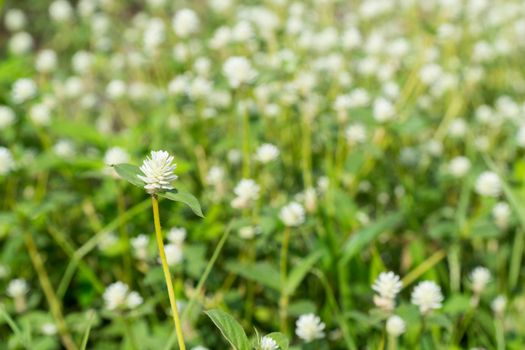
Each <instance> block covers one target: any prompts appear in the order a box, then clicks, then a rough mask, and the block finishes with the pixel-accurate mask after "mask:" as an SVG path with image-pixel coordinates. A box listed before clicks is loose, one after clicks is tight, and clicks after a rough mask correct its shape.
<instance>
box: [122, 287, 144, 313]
mask: <svg viewBox="0 0 525 350" xmlns="http://www.w3.org/2000/svg"><path fill="white" fill-rule="evenodd" d="M143 302H144V299H142V297H141V296H140V294H139V293H138V292H136V291H131V292H130V293H129V294H128V297H127V298H126V307H127V308H128V309H130V310H132V309H135V308H137V307H139V306H140V305H142V303H143Z"/></svg>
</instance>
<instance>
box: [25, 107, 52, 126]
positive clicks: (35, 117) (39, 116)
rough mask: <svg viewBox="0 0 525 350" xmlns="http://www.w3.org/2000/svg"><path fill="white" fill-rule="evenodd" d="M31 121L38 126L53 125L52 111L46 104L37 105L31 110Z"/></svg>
mask: <svg viewBox="0 0 525 350" xmlns="http://www.w3.org/2000/svg"><path fill="white" fill-rule="evenodd" d="M29 119H31V121H32V122H33V123H34V124H35V125H36V126H47V125H49V124H50V123H51V110H50V109H49V107H48V106H47V105H46V104H45V103H37V104H34V105H32V106H31V108H30V109H29Z"/></svg>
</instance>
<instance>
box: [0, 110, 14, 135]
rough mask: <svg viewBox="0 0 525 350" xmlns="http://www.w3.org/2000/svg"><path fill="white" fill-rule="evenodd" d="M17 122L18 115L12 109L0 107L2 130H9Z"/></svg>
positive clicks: (0, 125) (0, 127)
mask: <svg viewBox="0 0 525 350" xmlns="http://www.w3.org/2000/svg"><path fill="white" fill-rule="evenodd" d="M15 121H16V114H15V112H14V111H13V109H12V108H11V107H8V106H1V105H0V130H2V129H4V128H8V127H10V126H11V125H13V124H14V123H15Z"/></svg>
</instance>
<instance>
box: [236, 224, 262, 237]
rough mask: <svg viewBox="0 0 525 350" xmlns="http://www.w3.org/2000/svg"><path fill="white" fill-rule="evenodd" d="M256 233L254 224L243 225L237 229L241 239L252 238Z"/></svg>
mask: <svg viewBox="0 0 525 350" xmlns="http://www.w3.org/2000/svg"><path fill="white" fill-rule="evenodd" d="M258 233H259V230H258V228H257V227H254V226H244V227H241V228H240V229H239V237H241V238H242V239H252V238H253V237H255V235H257V234H258Z"/></svg>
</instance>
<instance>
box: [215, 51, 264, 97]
mask: <svg viewBox="0 0 525 350" xmlns="http://www.w3.org/2000/svg"><path fill="white" fill-rule="evenodd" d="M222 70H223V72H224V75H225V76H226V78H227V79H228V81H229V83H230V86H231V87H232V88H234V89H235V88H238V87H239V86H240V85H242V84H245V83H249V82H251V81H252V80H253V79H255V77H256V76H257V72H256V71H255V70H254V69H253V68H252V64H251V63H250V61H249V60H248V59H247V58H246V57H243V56H232V57H229V58H228V59H227V60H226V62H224V65H223V66H222Z"/></svg>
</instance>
